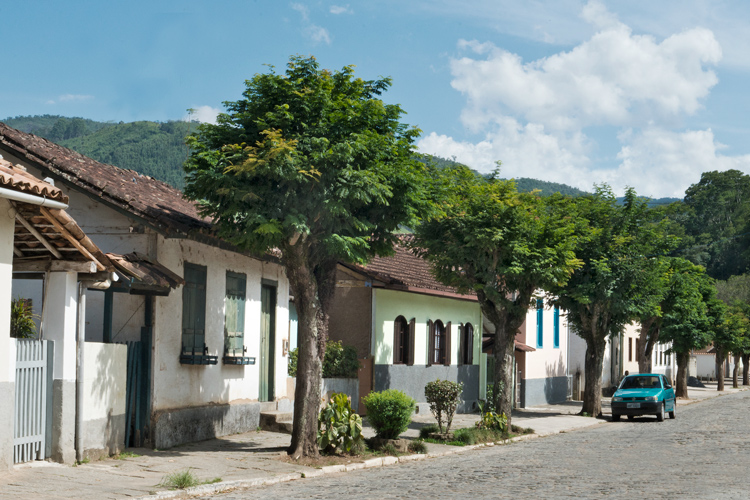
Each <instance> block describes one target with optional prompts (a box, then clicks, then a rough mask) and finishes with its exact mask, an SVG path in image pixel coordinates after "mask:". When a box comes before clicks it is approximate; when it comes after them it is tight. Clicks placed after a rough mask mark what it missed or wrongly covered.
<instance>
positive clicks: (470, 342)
mask: <svg viewBox="0 0 750 500" xmlns="http://www.w3.org/2000/svg"><path fill="white" fill-rule="evenodd" d="M459 358H460V361H461V364H462V365H470V364H472V363H473V362H474V326H472V324H471V323H466V324H465V325H464V326H463V327H462V328H461V346H460V354H459Z"/></svg>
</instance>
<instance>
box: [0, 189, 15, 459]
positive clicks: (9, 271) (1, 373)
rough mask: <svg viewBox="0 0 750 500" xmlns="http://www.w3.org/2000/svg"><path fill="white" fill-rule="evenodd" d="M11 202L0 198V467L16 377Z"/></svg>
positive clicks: (9, 451) (8, 442) (9, 438)
mask: <svg viewBox="0 0 750 500" xmlns="http://www.w3.org/2000/svg"><path fill="white" fill-rule="evenodd" d="M14 227H15V219H14V216H13V212H12V210H11V205H10V202H9V201H8V200H6V199H5V198H0V401H2V402H3V404H0V422H2V423H3V424H2V425H0V471H3V470H9V469H10V468H11V467H12V466H13V413H14V412H13V410H14V406H15V404H14V401H15V385H16V383H15V380H16V350H15V346H16V343H15V341H14V339H11V338H10V301H11V298H12V296H11V285H12V280H13V228H14Z"/></svg>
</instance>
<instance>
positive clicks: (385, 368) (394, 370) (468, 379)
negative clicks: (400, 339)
mask: <svg viewBox="0 0 750 500" xmlns="http://www.w3.org/2000/svg"><path fill="white" fill-rule="evenodd" d="M373 372H374V378H375V381H374V384H373V385H374V390H375V391H384V390H386V389H398V390H400V391H403V392H404V393H406V395H407V396H409V397H412V398H414V400H416V402H417V413H426V412H429V410H430V405H429V404H428V403H427V401H426V399H425V395H424V387H425V385H427V383H428V382H433V381H435V380H438V379H439V380H450V381H451V382H463V384H464V391H463V393H462V394H461V399H462V402H461V404H460V405H459V406H458V410H457V411H458V412H459V413H469V412H471V411H474V409H475V408H476V402H477V400H478V399H479V365H458V366H457V365H451V366H443V365H440V366H424V365H414V366H408V365H375V366H374V370H373Z"/></svg>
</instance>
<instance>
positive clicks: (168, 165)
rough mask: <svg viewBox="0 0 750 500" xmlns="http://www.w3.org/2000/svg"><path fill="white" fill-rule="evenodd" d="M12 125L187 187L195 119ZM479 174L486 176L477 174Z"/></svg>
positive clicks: (530, 186) (38, 120) (427, 159)
mask: <svg viewBox="0 0 750 500" xmlns="http://www.w3.org/2000/svg"><path fill="white" fill-rule="evenodd" d="M2 121H3V122H5V123H6V124H8V125H9V126H11V127H13V128H17V129H18V130H22V131H24V132H29V133H32V134H36V135H38V136H41V137H44V138H46V139H49V140H50V141H53V142H56V143H58V144H60V145H62V146H65V147H68V148H70V149H72V150H74V151H78V152H79V153H81V154H84V155H86V156H89V157H91V158H94V159H95V160H98V161H101V162H103V163H110V164H112V165H116V166H118V167H120V168H126V169H130V170H135V171H136V172H140V173H142V174H144V175H148V176H151V177H154V178H155V179H159V180H161V181H164V182H166V183H168V184H171V185H172V186H175V187H177V188H179V189H182V188H183V187H184V186H185V180H184V173H183V170H182V164H183V162H184V161H185V159H186V158H187V156H188V153H189V151H188V148H187V146H186V145H185V136H186V135H187V134H188V133H190V132H191V131H193V130H195V128H196V124H195V123H187V122H182V121H170V122H164V123H160V122H151V121H140V122H131V123H123V122H119V123H115V122H97V121H94V120H88V119H85V118H68V117H65V116H57V115H37V116H16V117H14V118H7V119H5V120H2ZM420 160H421V161H423V162H424V163H430V164H432V165H435V166H438V167H440V168H445V167H448V166H450V165H454V164H456V163H457V162H456V161H455V160H454V159H448V158H441V157H439V156H432V155H420ZM477 175H480V174H479V173H477ZM515 181H516V186H517V187H518V190H519V191H524V192H528V191H534V190H539V191H540V193H541V194H542V196H548V195H550V194H552V193H562V194H564V195H570V196H581V195H583V194H586V192H585V191H582V190H580V189H577V188H574V187H571V186H568V185H566V184H559V183H556V182H547V181H540V180H537V179H530V178H527V177H519V178H516V179H515ZM673 201H677V198H661V199H658V200H651V202H650V204H651V205H660V204H666V203H671V202H673Z"/></svg>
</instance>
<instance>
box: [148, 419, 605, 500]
mask: <svg viewBox="0 0 750 500" xmlns="http://www.w3.org/2000/svg"><path fill="white" fill-rule="evenodd" d="M599 423H603V421H598V420H594V421H592V423H591V424H590V425H587V426H584V427H578V428H576V429H571V431H572V430H577V429H585V428H588V427H593V426H594V425H597V424H599ZM566 432H569V431H566ZM553 434H559V432H553V433H547V434H536V433H533V434H523V435H521V436H515V437H512V438H510V439H505V440H502V441H495V442H491V443H480V444H474V445H467V446H448V447H447V448H446V449H444V450H441V451H439V452H431V453H425V454H414V455H401V456H399V457H392V456H385V457H377V458H371V459H368V460H365V461H364V462H357V463H353V464H346V465H344V464H341V465H327V466H325V467H321V468H320V469H311V470H310V471H309V472H307V471H306V472H296V473H290V474H284V475H280V476H276V477H272V478H266V479H239V480H234V481H221V482H218V483H214V484H203V485H200V486H193V487H191V488H186V489H184V490H170V491H160V492H158V493H155V494H153V495H146V496H142V497H136V498H135V499H134V500H172V499H181V498H190V497H194V496H205V495H215V494H219V493H225V492H228V491H231V490H237V489H249V488H255V487H258V486H270V485H273V484H277V483H283V482H289V481H296V480H299V479H309V478H314V477H321V476H325V475H328V474H339V473H342V472H350V471H354V470H364V469H371V468H374V467H385V466H388V465H395V464H398V463H408V462H415V461H420V460H427V459H430V458H437V457H445V456H448V455H455V454H457V453H466V452H469V451H473V450H477V449H480V448H488V447H492V446H503V445H508V444H512V443H516V442H522V441H528V440H530V439H537V438H541V437H545V436H551V435H553Z"/></svg>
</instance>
